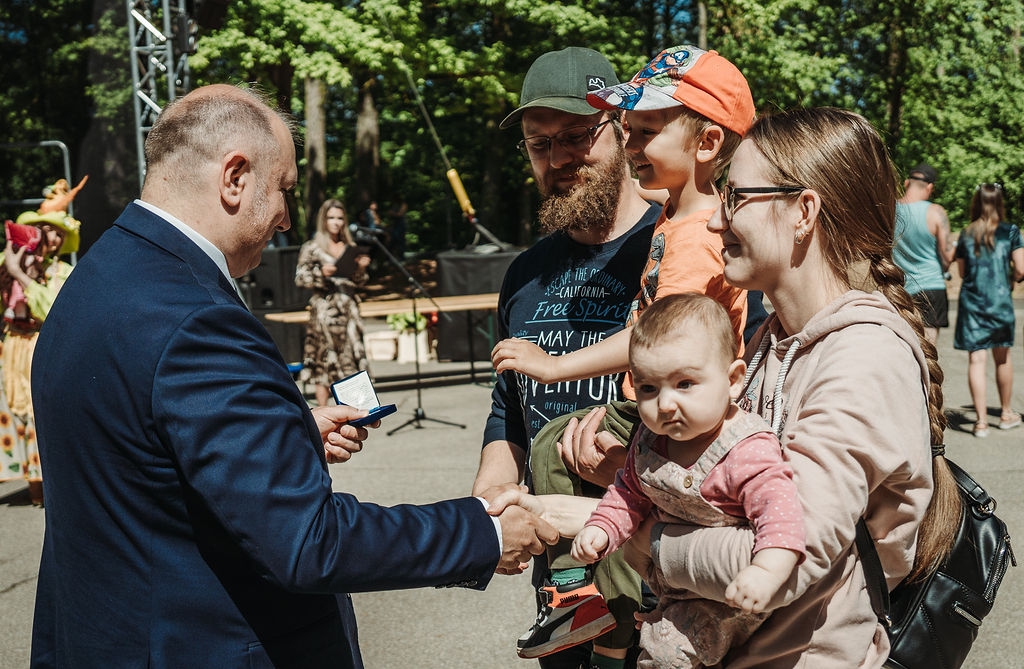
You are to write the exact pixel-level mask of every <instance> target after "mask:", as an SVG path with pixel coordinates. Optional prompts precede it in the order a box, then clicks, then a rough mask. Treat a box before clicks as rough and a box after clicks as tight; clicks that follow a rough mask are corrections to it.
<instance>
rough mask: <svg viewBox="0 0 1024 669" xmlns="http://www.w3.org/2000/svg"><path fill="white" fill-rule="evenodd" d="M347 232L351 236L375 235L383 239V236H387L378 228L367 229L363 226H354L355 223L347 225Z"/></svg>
mask: <svg viewBox="0 0 1024 669" xmlns="http://www.w3.org/2000/svg"><path fill="white" fill-rule="evenodd" d="M348 230H349V232H351V233H352V234H353V235H360V234H362V235H376V236H378V237H383V236H384V235H385V234H387V233H385V232H384V231H383V230H381V229H380V228H368V227H366V226H365V225H356V224H355V223H349V225H348Z"/></svg>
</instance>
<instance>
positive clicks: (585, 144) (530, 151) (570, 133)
mask: <svg viewBox="0 0 1024 669" xmlns="http://www.w3.org/2000/svg"><path fill="white" fill-rule="evenodd" d="M613 120H614V119H608V120H607V121H601V122H600V123H598V124H597V125H592V126H590V127H589V128H588V127H585V126H582V125H578V126H573V127H571V128H566V129H565V130H563V131H562V132H560V133H558V134H557V135H553V136H551V137H548V136H546V135H534V136H533V137H527V138H526V139H521V140H519V143H518V144H516V148H517V149H519V153H521V154H523V158H526V159H527V160H537V159H539V158H547V157H548V155H549V154H550V152H551V144H552V142H558V145H559V146H560V147H562V148H563V149H565V150H566V151H571V152H573V153H583V152H584V151H589V150H590V147H591V146H593V145H594V138H595V137H597V133H598V131H600V130H601V128H602V126H604V125H606V124H608V123H611V122H612V121H613Z"/></svg>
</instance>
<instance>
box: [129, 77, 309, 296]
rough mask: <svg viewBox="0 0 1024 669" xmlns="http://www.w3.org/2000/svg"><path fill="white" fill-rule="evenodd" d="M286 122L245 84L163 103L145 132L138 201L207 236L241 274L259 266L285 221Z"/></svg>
mask: <svg viewBox="0 0 1024 669" xmlns="http://www.w3.org/2000/svg"><path fill="white" fill-rule="evenodd" d="M293 128H294V123H293V122H291V120H290V119H289V118H288V117H287V116H285V115H283V114H279V113H278V112H276V111H275V110H274V109H273V108H272V107H271V105H270V104H269V103H268V101H267V100H266V99H265V98H264V97H262V96H261V95H260V94H258V93H256V92H254V91H252V90H249V89H243V88H236V87H234V86H227V85H224V84H216V85H213V86H204V87H203V88H198V89H196V90H194V91H192V92H191V93H189V94H188V95H186V96H184V97H182V98H179V99H178V100H175V101H174V102H173V103H171V104H169V105H168V106H167V107H166V108H165V109H164V110H163V112H162V113H161V114H160V116H159V117H158V118H157V120H156V123H155V124H154V125H153V129H152V130H150V131H149V135H148V136H147V138H146V145H145V153H146V181H145V183H144V185H143V188H142V199H143V200H144V201H146V202H148V203H150V204H153V205H155V206H157V207H159V208H160V209H162V210H164V211H165V212H167V213H169V214H171V215H173V216H174V217H176V218H177V219H178V220H180V221H182V222H183V223H185V225H188V226H189V227H191V228H193V229H194V230H196V231H197V232H199V233H200V234H201V235H202V236H203V237H205V238H206V239H207V240H209V241H210V242H212V243H213V244H214V245H215V246H217V248H219V249H220V250H221V251H222V252H223V253H224V256H225V258H226V260H227V263H228V269H229V271H230V272H231V274H232V276H240V275H241V274H243V273H245V272H247V271H249V270H250V269H252V268H253V267H255V266H256V265H258V264H259V255H260V253H261V252H262V250H263V248H264V247H265V246H266V243H267V241H268V240H269V239H270V238H271V237H272V236H273V234H274V231H275V230H287V229H288V227H289V226H290V218H289V212H288V208H287V206H286V205H287V203H286V199H287V197H286V195H285V193H286V191H288V190H290V189H291V188H293V187H294V186H295V182H296V179H297V172H296V165H295V143H294V134H293Z"/></svg>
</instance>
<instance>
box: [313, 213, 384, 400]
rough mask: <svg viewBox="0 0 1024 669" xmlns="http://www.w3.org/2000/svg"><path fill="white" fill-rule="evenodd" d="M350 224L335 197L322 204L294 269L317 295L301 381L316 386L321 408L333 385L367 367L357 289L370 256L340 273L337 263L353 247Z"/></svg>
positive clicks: (362, 256)
mask: <svg viewBox="0 0 1024 669" xmlns="http://www.w3.org/2000/svg"><path fill="white" fill-rule="evenodd" d="M346 223H347V221H346V217H345V205H343V204H342V203H341V202H340V201H339V200H334V199H331V200H327V201H326V202H324V204H323V206H321V207H320V211H318V212H317V215H316V233H315V234H314V236H313V239H311V240H309V241H308V242H306V243H304V244H303V245H302V248H300V249H299V260H298V264H297V266H296V268H295V284H296V285H297V286H299V287H300V288H310V289H312V291H313V296H312V297H311V298H310V299H309V323H308V325H307V326H306V342H305V347H304V352H303V360H302V371H301V372H300V374H299V380H300V381H302V382H303V383H310V384H313V385H314V386H315V388H316V401H317V404H319V405H320V406H325V405H326V404H327V402H328V398H329V392H328V389H329V388H330V385H331V384H332V383H334V382H335V381H338V380H340V379H342V378H344V377H346V376H349V375H350V374H355V373H356V372H358V371H361V370H364V369H366V367H367V364H366V348H365V346H364V345H363V321H362V318H360V316H359V299H358V297H357V295H356V287H357V286H360V285H362V284H363V283H364V282H365V281H366V267H367V266H368V265H369V264H370V256H369V255H367V254H365V253H359V254H357V255H355V258H354V262H352V263H349V262H345V263H343V266H342V267H341V268H340V269H339V264H337V262H338V261H339V260H342V259H343V256H345V252H346V250H348V249H349V248H350V247H352V248H353V249H354V248H355V243H354V242H353V240H352V236H351V234H350V233H349V230H348V226H347V225H346ZM349 255H351V251H350V254H349ZM344 265H350V271H346V270H345V268H344Z"/></svg>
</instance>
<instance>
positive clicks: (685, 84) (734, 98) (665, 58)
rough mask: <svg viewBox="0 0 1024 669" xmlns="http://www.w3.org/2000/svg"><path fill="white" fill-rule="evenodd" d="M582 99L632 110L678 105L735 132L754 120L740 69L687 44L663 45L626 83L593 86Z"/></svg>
mask: <svg viewBox="0 0 1024 669" xmlns="http://www.w3.org/2000/svg"><path fill="white" fill-rule="evenodd" d="M587 102H589V103H590V104H591V105H592V106H594V107H596V108H598V109H625V110H636V111H650V110H656V109H669V108H671V107H677V106H683V107H687V108H689V109H692V110H693V111H695V112H697V113H698V114H700V115H702V116H704V117H705V118H707V119H708V120H710V121H712V122H713V123H717V124H719V125H721V126H722V127H724V128H727V129H729V130H732V131H733V132H736V133H738V134H740V135H743V134H745V133H746V132H747V130H749V129H750V126H751V124H752V123H753V122H754V99H753V97H752V96H751V94H750V86H748V85H747V80H746V78H744V76H743V74H742V73H740V71H739V70H738V69H737V68H736V66H735V65H733V64H732V63H730V62H729V61H728V60H727V59H726V58H724V57H723V56H720V55H719V54H718V52H717V51H705V50H704V49H701V48H699V47H695V46H691V45H688V44H686V45H682V46H674V47H671V48H668V49H665V50H664V51H662V52H661V53H659V54H658V55H657V56H655V57H654V58H653V59H652V60H651V62H649V63H647V65H646V66H645V67H644V68H643V69H642V70H640V71H639V72H637V73H636V75H635V76H634V77H633V78H632V79H630V80H629V81H628V82H626V83H624V84H619V85H617V86H609V87H608V88H605V89H602V90H600V91H595V92H594V93H591V94H590V95H588V96H587Z"/></svg>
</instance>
